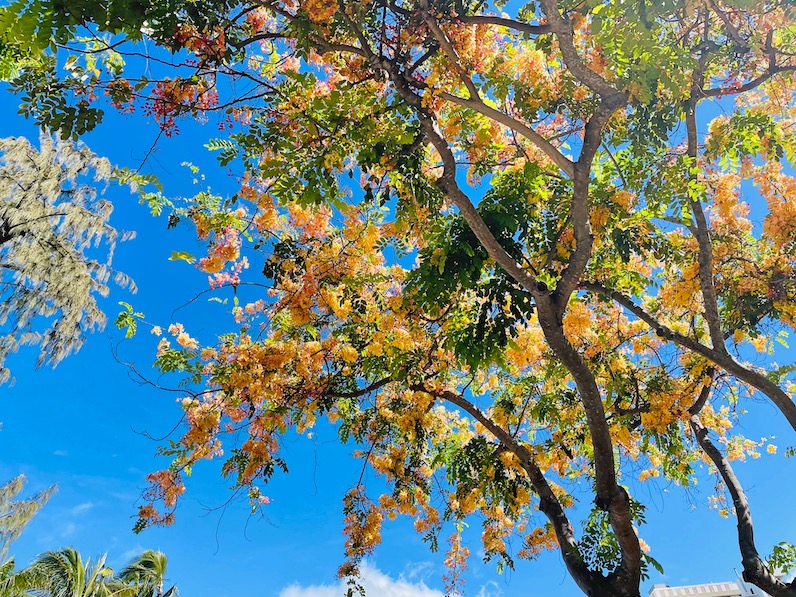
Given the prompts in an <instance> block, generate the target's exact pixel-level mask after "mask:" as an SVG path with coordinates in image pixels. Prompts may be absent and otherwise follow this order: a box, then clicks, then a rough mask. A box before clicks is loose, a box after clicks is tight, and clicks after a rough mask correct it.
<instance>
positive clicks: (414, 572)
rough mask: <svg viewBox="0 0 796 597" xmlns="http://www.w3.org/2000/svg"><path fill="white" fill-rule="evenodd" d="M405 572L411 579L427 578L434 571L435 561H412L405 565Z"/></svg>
mask: <svg viewBox="0 0 796 597" xmlns="http://www.w3.org/2000/svg"><path fill="white" fill-rule="evenodd" d="M404 570H405V574H406V576H407V577H408V578H409V580H415V579H419V580H425V579H427V578H428V577H430V576H431V575H432V574H433V573H434V564H433V562H410V563H409V564H407V565H406V566H404Z"/></svg>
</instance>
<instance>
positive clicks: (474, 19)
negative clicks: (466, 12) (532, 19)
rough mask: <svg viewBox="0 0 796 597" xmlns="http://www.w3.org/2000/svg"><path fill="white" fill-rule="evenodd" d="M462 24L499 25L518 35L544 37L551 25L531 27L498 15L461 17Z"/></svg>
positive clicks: (528, 24)
mask: <svg viewBox="0 0 796 597" xmlns="http://www.w3.org/2000/svg"><path fill="white" fill-rule="evenodd" d="M459 20H460V21H461V22H462V23H469V24H474V25H481V24H483V25H497V26H498V27H505V28H506V29H513V30H514V31H517V32H518V33H523V34H525V35H542V34H544V33H549V32H550V30H551V28H550V25H531V24H530V23H523V22H521V21H515V20H514V19H507V18H505V17H499V16H497V15H470V16H462V17H459Z"/></svg>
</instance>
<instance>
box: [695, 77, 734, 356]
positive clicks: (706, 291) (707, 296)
mask: <svg viewBox="0 0 796 597" xmlns="http://www.w3.org/2000/svg"><path fill="white" fill-rule="evenodd" d="M695 76H696V74H695ZM700 89H701V85H700V84H699V83H698V82H697V81H696V80H695V81H694V86H693V88H692V96H691V99H690V101H689V102H688V105H687V106H686V115H685V125H686V131H687V135H688V145H687V149H686V153H687V155H688V157H689V158H690V159H689V162H688V167H689V169H690V171H689V173H688V175H687V178H688V180H690V181H694V182H695V181H696V174H695V173H694V169H695V168H696V165H697V150H698V138H697V126H696V105H697V96H698V93H699V90H700ZM688 203H689V206H690V207H691V213H692V214H693V216H694V224H695V226H694V233H695V237H696V240H697V244H698V246H699V254H698V263H699V286H700V289H701V291H702V303H703V307H704V309H705V321H706V322H707V324H708V330H709V331H710V339H711V342H712V343H713V348H714V350H716V351H718V352H719V353H722V354H727V347H726V346H725V344H724V332H723V331H722V328H721V317H720V315H719V301H718V297H717V295H716V287H715V285H714V283H713V245H712V243H711V237H710V227H709V226H708V222H707V218H706V217H705V211H704V210H703V209H702V203H701V202H700V199H699V198H698V197H697V198H694V197H691V196H689V198H688Z"/></svg>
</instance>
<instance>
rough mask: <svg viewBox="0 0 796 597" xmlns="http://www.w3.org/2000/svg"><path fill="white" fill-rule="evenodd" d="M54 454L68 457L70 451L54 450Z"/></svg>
mask: <svg viewBox="0 0 796 597" xmlns="http://www.w3.org/2000/svg"><path fill="white" fill-rule="evenodd" d="M53 456H61V457H66V456H69V452H67V451H66V450H56V451H55V452H53Z"/></svg>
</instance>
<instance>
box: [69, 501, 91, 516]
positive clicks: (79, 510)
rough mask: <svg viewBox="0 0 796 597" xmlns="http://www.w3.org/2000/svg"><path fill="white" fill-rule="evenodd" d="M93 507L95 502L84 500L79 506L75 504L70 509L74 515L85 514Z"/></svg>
mask: <svg viewBox="0 0 796 597" xmlns="http://www.w3.org/2000/svg"><path fill="white" fill-rule="evenodd" d="M93 507H94V502H83V503H82V504H78V505H77V506H73V507H72V508H71V509H70V510H69V514H71V515H72V516H79V515H80V514H83V513H84V512H88V511H89V510H91V509H92V508H93Z"/></svg>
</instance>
